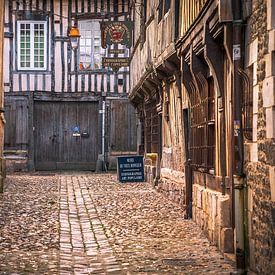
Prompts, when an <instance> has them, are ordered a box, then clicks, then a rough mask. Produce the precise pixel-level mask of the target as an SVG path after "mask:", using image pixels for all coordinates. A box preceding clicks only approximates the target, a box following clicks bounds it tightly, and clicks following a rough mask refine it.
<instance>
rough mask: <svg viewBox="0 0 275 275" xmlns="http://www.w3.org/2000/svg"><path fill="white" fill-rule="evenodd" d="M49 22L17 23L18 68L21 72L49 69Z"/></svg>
mask: <svg viewBox="0 0 275 275" xmlns="http://www.w3.org/2000/svg"><path fill="white" fill-rule="evenodd" d="M46 26H47V22H46V21H18V22H17V43H18V44H17V60H18V63H17V66H18V69H19V70H40V71H42V70H46V69H47V28H46Z"/></svg>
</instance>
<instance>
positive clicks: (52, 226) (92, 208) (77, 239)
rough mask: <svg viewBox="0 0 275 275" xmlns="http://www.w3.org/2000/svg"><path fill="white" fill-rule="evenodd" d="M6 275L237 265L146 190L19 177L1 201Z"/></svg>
mask: <svg viewBox="0 0 275 275" xmlns="http://www.w3.org/2000/svg"><path fill="white" fill-rule="evenodd" d="M0 201H1V202H0V274H231V273H234V272H235V269H234V263H232V262H230V261H229V260H227V259H225V258H224V257H223V256H222V255H221V254H220V253H219V252H218V251H217V249H216V248H215V246H213V245H211V244H210V243H209V242H208V241H207V239H206V237H205V236H204V234H203V233H202V232H201V230H200V229H199V228H198V227H197V226H196V225H195V224H194V223H193V222H192V221H190V220H185V219H184V218H183V212H182V210H181V209H180V208H179V207H178V206H176V205H174V204H173V203H171V202H170V201H169V200H167V199H166V198H164V197H163V196H162V195H161V194H159V193H157V192H156V191H155V190H154V189H153V188H152V187H151V186H150V185H148V184H147V183H141V184H120V183H118V182H117V180H116V175H113V174H104V175H98V174H61V175H54V174H52V175H42V176H41V175H37V174H30V175H26V174H25V175H13V176H9V177H8V178H7V181H6V187H5V193H4V194H1V195H0Z"/></svg>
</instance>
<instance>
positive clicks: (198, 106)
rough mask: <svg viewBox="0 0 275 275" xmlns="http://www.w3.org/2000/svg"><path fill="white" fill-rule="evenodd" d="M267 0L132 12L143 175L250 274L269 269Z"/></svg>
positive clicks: (154, 5)
mask: <svg viewBox="0 0 275 275" xmlns="http://www.w3.org/2000/svg"><path fill="white" fill-rule="evenodd" d="M252 2H253V3H252ZM273 2H274V1H271V0H266V1H246V0H243V1H239V0H236V1H227V0H223V1H218V0H182V1H177V0H174V1H173V0H172V1H168V0H155V1H142V2H141V5H139V4H136V6H135V9H134V10H133V15H132V16H133V18H134V22H135V30H134V47H133V50H132V59H131V72H132V76H131V81H130V86H131V93H130V99H131V101H132V102H133V104H134V105H135V106H136V108H137V110H138V113H139V118H140V129H141V135H140V137H139V139H138V141H139V148H140V150H141V152H144V154H145V161H146V163H145V166H146V175H147V180H148V181H150V182H152V183H153V184H154V185H155V186H156V187H157V188H158V189H159V190H161V191H163V192H164V193H166V194H167V195H169V196H170V197H172V198H173V199H174V200H175V201H177V202H179V203H180V204H181V205H182V206H183V207H184V209H185V213H186V217H190V218H191V217H192V219H193V220H194V221H195V222H196V223H197V224H198V225H199V226H200V227H201V228H202V229H203V230H204V231H205V232H206V234H207V235H208V238H209V239H210V240H211V241H212V242H213V243H214V244H216V245H217V246H218V247H219V249H220V250H221V251H223V252H229V253H232V252H234V253H235V255H236V262H237V267H238V268H240V269H243V270H245V269H246V270H249V269H251V270H253V272H257V274H270V272H272V271H271V270H272V269H274V264H272V259H273V263H274V251H275V250H274V243H275V242H274V234H273V233H272V232H274V194H275V193H274V190H275V188H274V183H275V180H274V179H275V176H274V175H275V173H274V125H275V124H274V3H273ZM272 213H273V214H272ZM272 224H273V225H272ZM260 228H262V229H260ZM272 230H273V231H272ZM272 257H273V258H272Z"/></svg>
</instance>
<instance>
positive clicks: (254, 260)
mask: <svg viewBox="0 0 275 275" xmlns="http://www.w3.org/2000/svg"><path fill="white" fill-rule="evenodd" d="M252 2H253V3H252V14H251V16H250V18H249V20H248V24H247V26H248V27H247V34H248V45H247V46H248V47H246V48H247V49H248V53H247V56H248V58H247V61H246V67H247V68H249V67H250V69H252V70H253V79H252V82H253V141H252V142H251V143H249V142H247V144H246V146H245V148H246V165H245V170H246V171H245V172H246V175H247V185H248V241H249V256H250V257H249V268H250V269H251V270H253V271H255V272H256V273H257V274H272V270H273V271H274V270H275V265H274V256H275V255H274V254H275V240H274V221H275V208H274V207H275V172H274V171H275V170H274V169H275V3H274V1H272V0H257V1H256V0H255V1H252ZM272 260H273V264H272Z"/></svg>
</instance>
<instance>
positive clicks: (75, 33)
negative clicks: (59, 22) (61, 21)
mask: <svg viewBox="0 0 275 275" xmlns="http://www.w3.org/2000/svg"><path fill="white" fill-rule="evenodd" d="M69 38H70V41H71V46H72V48H73V49H74V50H75V49H77V47H78V43H79V38H80V34H79V30H78V28H77V26H72V27H71V30H70V33H69Z"/></svg>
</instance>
